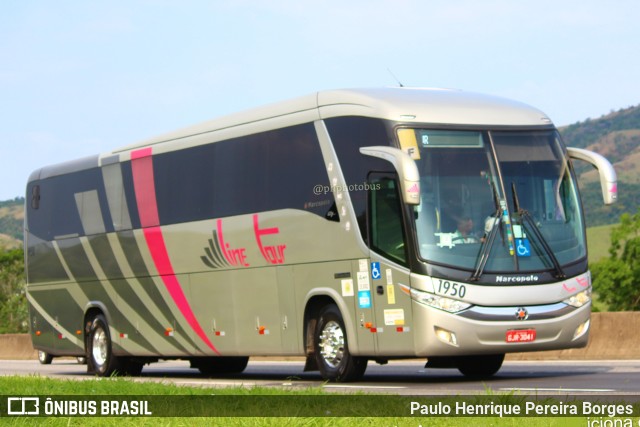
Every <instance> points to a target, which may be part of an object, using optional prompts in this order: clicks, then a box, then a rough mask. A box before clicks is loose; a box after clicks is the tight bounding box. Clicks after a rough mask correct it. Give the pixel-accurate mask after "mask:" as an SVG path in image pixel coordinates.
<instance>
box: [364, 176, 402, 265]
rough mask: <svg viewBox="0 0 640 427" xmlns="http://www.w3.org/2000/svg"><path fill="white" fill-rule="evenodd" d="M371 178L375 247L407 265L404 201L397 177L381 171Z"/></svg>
mask: <svg viewBox="0 0 640 427" xmlns="http://www.w3.org/2000/svg"><path fill="white" fill-rule="evenodd" d="M369 182H370V184H369V225H370V231H371V249H374V250H376V251H377V252H379V253H380V254H382V255H386V256H387V257H388V258H389V259H390V260H392V261H394V262H397V263H399V264H402V265H406V264H407V254H406V245H405V238H404V232H403V226H402V205H401V202H400V194H399V192H398V186H397V184H396V181H395V180H394V179H393V178H391V177H389V176H379V175H378V176H370V179H369Z"/></svg>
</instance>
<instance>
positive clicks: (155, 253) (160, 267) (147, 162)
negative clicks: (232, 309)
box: [131, 148, 220, 354]
mask: <svg viewBox="0 0 640 427" xmlns="http://www.w3.org/2000/svg"><path fill="white" fill-rule="evenodd" d="M152 160H153V159H152V157H151V148H144V149H141V150H136V151H133V152H132V153H131V172H132V174H133V187H134V191H135V194H136V203H137V205H138V213H139V215H140V224H141V225H142V227H143V232H144V238H145V240H146V242H147V247H148V248H149V252H150V253H151V258H152V259H153V263H154V265H155V267H156V270H157V271H158V274H159V275H160V277H161V278H162V282H163V283H164V286H165V287H166V288H167V291H169V295H171V298H172V299H173V302H175V304H176V306H178V309H179V310H180V312H181V313H182V315H183V316H184V318H185V319H186V320H187V322H188V323H189V325H190V326H191V328H192V329H193V330H194V332H195V333H196V334H198V336H199V337H200V338H201V339H202V341H204V343H205V344H206V345H207V347H209V348H210V349H211V350H213V351H214V352H215V353H216V354H220V352H219V351H218V350H217V349H216V348H215V346H214V345H213V344H212V343H211V341H210V340H209V338H208V337H207V334H206V333H205V332H204V330H203V329H202V326H200V323H199V322H198V319H196V316H195V314H194V313H193V310H192V309H191V306H190V305H189V301H188V300H187V297H186V296H185V294H184V291H183V290H182V286H181V285H180V281H179V280H178V278H177V277H176V275H175V272H174V270H173V265H171V259H170V258H169V252H168V251H167V246H166V244H165V241H164V237H163V236H162V230H161V228H160V220H159V216H158V206H157V204H156V188H155V184H154V182H153V161H152Z"/></svg>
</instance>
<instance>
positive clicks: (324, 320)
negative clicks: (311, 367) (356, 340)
mask: <svg viewBox="0 0 640 427" xmlns="http://www.w3.org/2000/svg"><path fill="white" fill-rule="evenodd" d="M313 336H314V343H313V349H314V355H315V358H316V363H317V365H318V369H319V370H320V374H321V375H322V378H324V379H325V380H328V381H335V382H349V381H357V380H359V379H360V378H362V376H363V375H364V372H365V370H366V369H367V362H368V360H367V359H366V358H363V357H356V356H353V355H351V353H350V352H349V343H348V341H347V333H346V329H345V327H344V321H343V319H342V314H341V313H340V310H339V309H338V307H337V306H336V305H334V304H331V305H327V306H326V307H324V308H323V309H322V310H321V311H320V314H319V316H318V319H317V322H316V330H315V333H314V335H313Z"/></svg>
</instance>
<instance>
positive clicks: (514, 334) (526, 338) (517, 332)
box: [506, 329, 536, 342]
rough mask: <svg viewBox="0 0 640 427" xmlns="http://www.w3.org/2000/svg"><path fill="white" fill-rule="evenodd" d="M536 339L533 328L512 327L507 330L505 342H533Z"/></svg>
mask: <svg viewBox="0 0 640 427" xmlns="http://www.w3.org/2000/svg"><path fill="white" fill-rule="evenodd" d="M535 340H536V330H535V329H514V330H510V331H507V336H506V341H507V342H533V341H535Z"/></svg>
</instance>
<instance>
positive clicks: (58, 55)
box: [0, 0, 640, 201]
mask: <svg viewBox="0 0 640 427" xmlns="http://www.w3.org/2000/svg"><path fill="white" fill-rule="evenodd" d="M638 22H640V2H639V1H637V0H614V1H610V2H604V1H602V0H597V1H594V0H579V1H574V0H566V1H565V0H535V1H530V0H518V1H513V0H483V1H477V0H389V1H382V0H351V1H336V0H324V1H304V0H270V1H264V0H263V1H257V0H234V1H222V0H219V1H216V0H200V1H197V0H185V1H180V2H177V1H173V0H171V1H169V0H154V1H151V0H146V1H145V0H115V1H114V0H110V1H106V0H92V1H80V0H78V1H70V0H56V1H50V0H30V1H21V0H7V1H5V2H3V3H2V10H1V12H0V201H1V200H8V199H13V198H14V197H17V196H23V195H24V188H25V186H26V182H27V179H28V177H29V175H30V173H31V172H32V171H34V170H36V169H38V168H40V167H42V166H45V165H48V164H53V163H59V162H64V161H68V160H73V159H77V158H81V157H85V156H89V155H94V154H98V153H105V152H109V151H111V150H113V149H115V148H118V147H121V146H125V145H129V144H131V143H135V142H138V141H140V140H145V139H147V138H150V137H153V136H156V135H160V134H163V133H166V132H168V131H172V130H176V129H179V128H182V127H185V126H188V125H191V124H195V123H199V122H201V121H205V120H208V119H212V118H215V117H219V116H223V115H226V114H230V113H234V112H239V111H242V110H245V109H250V108H253V107H258V106H261V105H264V104H269V103H272V102H277V101H280V100H285V99H289V98H294V97H298V96H302V95H307V94H310V93H313V92H316V91H319V90H326V89H340V88H352V87H386V86H397V84H398V81H400V82H401V83H402V84H403V85H405V86H416V87H442V88H456V89H462V90H467V91H473V92H482V93H487V94H492V95H497V96H502V97H507V98H512V99H515V100H518V101H522V102H525V103H527V104H530V105H533V106H535V107H537V108H539V109H541V110H542V111H544V112H545V113H546V114H547V115H548V116H549V117H551V119H552V120H553V121H554V123H555V124H556V125H557V126H563V125H568V124H571V123H575V122H578V121H584V120H585V119H587V118H597V117H600V116H602V115H603V114H607V113H609V112H611V111H614V110H618V109H620V108H626V107H629V106H632V105H638V104H640V25H639V24H638ZM394 76H395V77H394ZM396 79H397V80H396Z"/></svg>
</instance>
